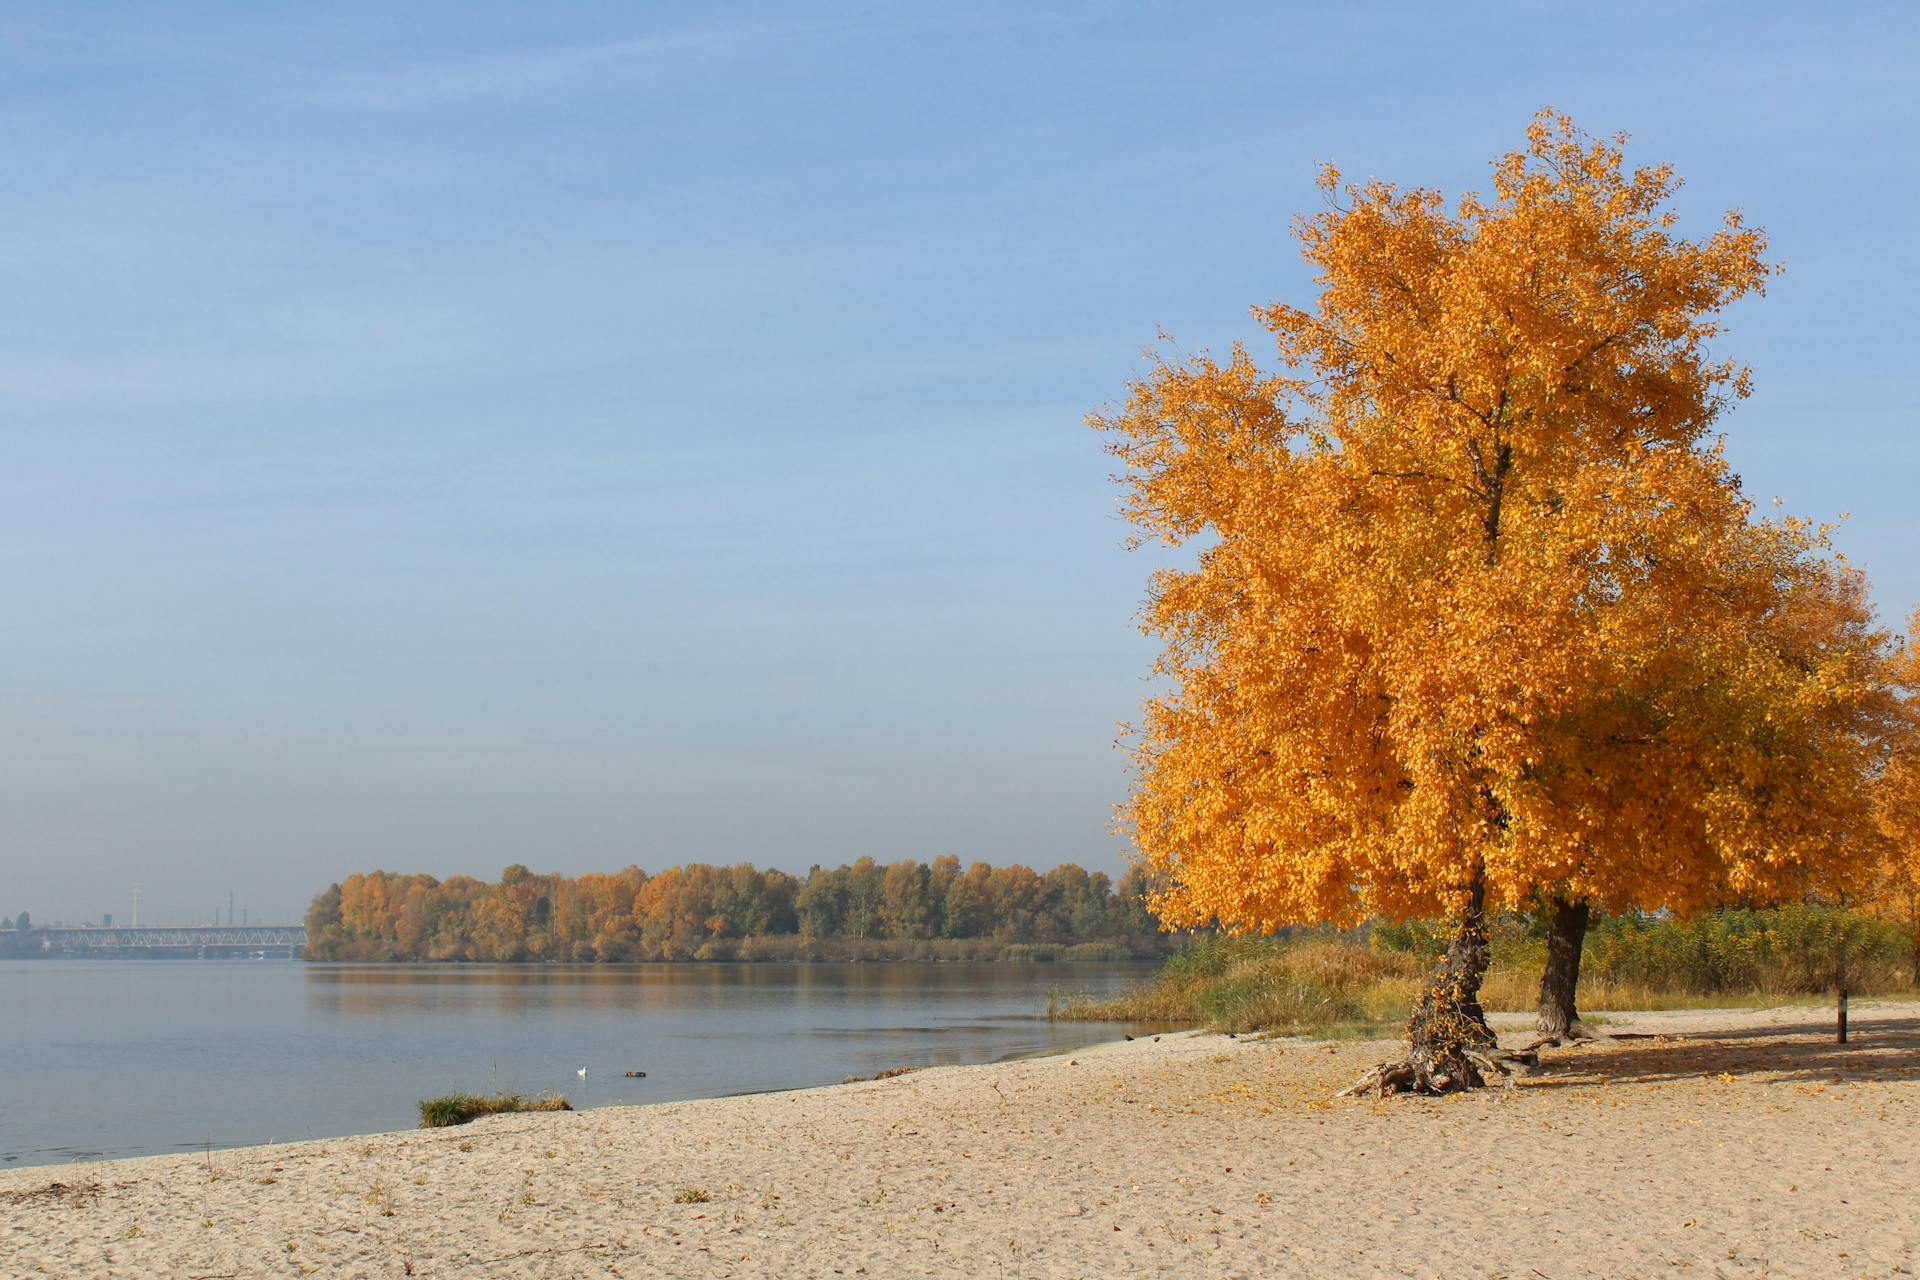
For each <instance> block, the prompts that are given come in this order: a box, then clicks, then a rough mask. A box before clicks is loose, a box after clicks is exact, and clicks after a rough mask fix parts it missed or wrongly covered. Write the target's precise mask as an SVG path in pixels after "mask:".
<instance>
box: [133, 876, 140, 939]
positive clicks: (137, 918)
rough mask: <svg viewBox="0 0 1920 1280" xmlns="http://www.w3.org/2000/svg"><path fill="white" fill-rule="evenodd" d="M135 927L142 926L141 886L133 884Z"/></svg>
mask: <svg viewBox="0 0 1920 1280" xmlns="http://www.w3.org/2000/svg"><path fill="white" fill-rule="evenodd" d="M133 927H134V928H136V929H138V928H139V927H140V886H139V885H135V886H133Z"/></svg>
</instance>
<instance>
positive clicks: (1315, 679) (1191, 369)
mask: <svg viewBox="0 0 1920 1280" xmlns="http://www.w3.org/2000/svg"><path fill="white" fill-rule="evenodd" d="M1624 142H1625V140H1624V138H1615V139H1612V140H1596V139H1594V138H1591V137H1589V136H1587V135H1585V134H1583V133H1581V132H1580V131H1579V130H1577V129H1576V128H1575V127H1574V126H1573V124H1572V123H1571V122H1570V121H1568V120H1567V119H1566V118H1565V117H1561V116H1557V115H1554V114H1552V113H1546V112H1543V113H1542V114H1541V115H1540V116H1538V117H1537V118H1536V119H1535V120H1534V122H1533V123H1532V125H1531V127H1530V128H1529V130H1528V137H1527V143H1526V145H1525V147H1523V148H1522V149H1520V150H1518V151H1515V152H1513V153H1511V154H1508V155H1506V156H1504V157H1502V158H1500V159H1499V160H1497V161H1496V162H1495V163H1494V166H1493V175H1492V192H1491V194H1490V195H1487V196H1481V195H1476V194H1468V195H1465V196H1462V197H1460V198H1459V199H1458V200H1457V201H1453V202H1451V203H1450V202H1448V201H1447V200H1446V199H1445V198H1443V197H1442V196H1441V194H1440V193H1438V192H1436V191H1430V190H1419V189H1415V190H1403V189H1401V188H1398V187H1395V186H1392V185H1390V184H1388V183H1385V182H1381V181H1369V182H1366V183H1361V184H1349V183H1344V182H1343V181H1342V180H1341V178H1340V175H1339V174H1338V173H1337V171H1335V170H1333V169H1332V168H1328V169H1326V170H1325V171H1324V172H1323V175H1322V179H1321V185H1322V188H1323V190H1324V191H1325V192H1326V194H1327V197H1328V202H1329V203H1328V208H1327V209H1326V210H1325V211H1323V212H1321V213H1319V214H1317V215H1314V216H1310V217H1303V218H1301V219H1299V220H1297V221H1296V223H1295V227H1294V230H1295V234H1296V236H1297V237H1298V239H1299V241H1300V243H1301V246H1302V251H1303V254H1304V256H1305V258H1306V260H1307V262H1308V263H1309V264H1311V266H1312V267H1313V268H1314V270H1315V271H1316V273H1317V276H1316V278H1317V282H1318V285H1319V289H1320V292H1319V297H1318V299H1317V302H1316V304H1315V305H1314V306H1313V307H1312V308H1310V309H1306V308H1299V307H1294V306H1289V305H1284V304H1275V305H1272V306H1267V307H1261V308H1258V309H1256V310H1255V312H1254V315H1255V317H1256V319H1257V320H1258V321H1259V322H1260V323H1261V325H1262V326H1264V327H1265V328H1266V329H1267V330H1268V331H1269V332H1270V333H1271V335H1272V336H1273V339H1274V341H1275V343H1276V346H1277V350H1278V365H1277V367H1275V368H1274V369H1272V370H1267V369H1263V368H1261V367H1259V366H1258V365H1257V364H1256V363H1255V361H1254V359H1253V358H1252V356H1251V355H1250V354H1249V353H1248V351H1247V350H1246V349H1245V348H1244V347H1243V346H1239V345H1236V346H1235V347H1234V348H1233V349H1232V351H1231V353H1230V355H1229V356H1228V357H1227V358H1226V359H1225V360H1216V359H1214V358H1213V357H1210V356H1208V355H1206V354H1204V353H1202V354H1199V355H1195V356H1192V357H1189V358H1185V359H1180V360H1173V359H1169V358H1167V357H1164V356H1157V357H1155V358H1154V359H1153V361H1152V364H1151V366H1150V368H1149V369H1148V371H1147V372H1146V374H1145V375H1144V376H1143V377H1141V378H1140V379H1139V380H1137V381H1136V382H1135V383H1134V384H1133V386H1132V388H1131V392H1130V395H1129V397H1128V399H1127V400H1126V402H1125V403H1124V404H1123V405H1120V406H1118V407H1116V408H1114V409H1113V410H1111V411H1109V412H1106V413H1102V414H1096V415H1094V416H1093V418H1092V419H1091V422H1092V425H1094V426H1095V427H1096V428H1098V429H1100V430H1102V431H1104V432H1107V433H1108V434H1109V448H1110V451H1111V452H1112V453H1113V454H1114V455H1115V456H1116V457H1117V458H1118V459H1119V461H1120V463H1121V464H1122V467H1123V474H1122V476H1121V477H1120V478H1121V480H1122V481H1123V483H1124V484H1125V485H1126V496H1125V500H1124V504H1123V505H1124V509H1125V512H1126V514H1127V515H1128V516H1129V517H1130V518H1131V519H1132V520H1133V521H1134V523H1135V524H1136V526H1137V528H1138V529H1139V530H1140V533H1141V536H1142V537H1143V538H1147V537H1151V538H1158V539H1161V540H1163V541H1164V542H1166V543H1169V544H1174V545H1182V544H1186V545H1190V546H1192V547H1194V548H1195V553H1194V555H1193V557H1192V563H1191V567H1187V568H1170V569H1166V570H1163V571H1161V572H1160V573H1158V574H1156V575H1155V577H1154V579H1153V582H1152V586H1151V588H1150V592H1149V596H1148V600H1147V603H1146V606H1145V609H1144V613H1143V625H1144V629H1145V630H1147V631H1148V632H1149V633H1151V634H1153V635H1156V636H1158V637H1159V638H1160V639H1161V640H1162V641H1163V642H1164V649H1163V652H1162V654H1161V656H1160V658H1159V660H1158V664H1157V668H1156V669H1157V673H1158V674H1159V675H1160V676H1161V677H1163V678H1164V679H1165V681H1166V685H1167V691H1166V692H1165V693H1164V694H1163V695H1161V696H1158V697H1155V698H1153V699H1151V700H1150V701H1149V702H1148V703H1147V704H1146V706H1145V708H1144V713H1143V719H1142V722H1141V724H1140V726H1139V727H1138V732H1137V734H1136V735H1135V737H1134V743H1135V766H1136V773H1137V778H1136V785H1135V788H1134V792H1133V795H1132V798H1131V800H1130V801H1129V803H1128V805H1127V806H1126V808H1125V815H1124V816H1125V818H1126V821H1127V825H1128V827H1129V828H1130V830H1131V832H1132V834H1133V836H1134V839H1135V841H1136V842H1137V844H1138V847H1139V849H1140V851H1141V853H1142V854H1143V855H1144V861H1145V863H1146V866H1147V869H1148V871H1149V872H1150V873H1151V874H1152V875H1153V876H1154V877H1155V878H1156V883H1157V884H1158V886H1159V888H1158V891H1157V892H1156V894H1155V897H1154V905H1155V908H1156V910H1157V911H1158V913H1159V915H1160V917H1161V919H1162V921H1163V923H1165V924H1166V925H1167V926H1168V927H1199V926H1205V925H1210V924H1217V925H1220V926H1222V927H1225V928H1227V929H1231V930H1249V929H1251V930H1272V929H1274V928H1277V927H1279V926H1282V925H1285V924H1290V923H1296V922H1308V921H1323V920H1332V921H1336V922H1343V923H1352V922H1355V921H1358V920H1360V919H1362V918H1366V917H1369V916H1386V917H1393V918H1402V917H1407V916H1411V915H1442V916H1444V917H1446V918H1447V919H1449V920H1450V921H1451V922H1452V931H1451V943H1450V945H1449V948H1448V950H1447V954H1446V956H1445V957H1444V958H1443V959H1442V961H1441V962H1440V963H1439V965H1438V966H1437V968H1436V970H1435V972H1434V973H1433V975H1432V976H1431V977H1430V979H1429V980H1428V982H1427V983H1426V984H1425V986H1424V987H1423V989H1422V992H1421V994H1420V997H1419V999H1418V1000H1417V1002H1416V1006H1415V1009H1414V1013H1413V1017H1412V1019H1411V1020H1410V1023H1409V1041H1410V1049H1411V1051H1410V1054H1409V1057H1408V1059H1407V1060H1406V1061H1405V1062H1404V1063H1396V1064H1388V1066H1387V1067H1385V1068H1383V1069H1382V1071H1381V1073H1380V1075H1379V1077H1378V1078H1377V1080H1376V1081H1375V1083H1377V1084H1379V1085H1380V1086H1381V1087H1383V1088H1411V1089H1421V1090H1447V1089H1456V1088H1466V1087H1473V1086H1475V1085H1478V1084H1480V1083H1483V1082H1484V1080H1485V1079H1486V1077H1487V1076H1488V1075H1489V1074H1490V1073H1493V1072H1497V1071H1500V1070H1503V1069H1504V1067H1503V1064H1502V1063H1501V1062H1500V1060H1499V1058H1498V1056H1497V1054H1496V1053H1495V1052H1494V1051H1493V1045H1494V1037H1493V1034H1492V1032H1491V1031H1490V1030H1489V1029H1488V1027H1487V1024H1486V1020H1485V1017H1484V1016H1483V1014H1482V1012H1481V1010H1480V1006H1479V1001H1478V993H1479V987H1480V982H1481V978H1482V976H1483V975H1484V972H1485V969H1486V965H1487V960H1488V954H1487V940H1486V932H1485V917H1486V913H1487V912H1488V911H1489V910H1492V909H1512V908H1519V907H1522V906H1527V905H1533V904H1540V903H1545V904H1548V906H1549V909H1550V910H1552V911H1553V912H1554V914H1555V919H1556V921H1557V922H1558V923H1557V928H1559V929H1560V930H1562V931H1563V932H1562V941H1563V942H1564V941H1566V940H1567V937H1566V935H1568V934H1572V933H1574V930H1575V926H1576V925H1583V924H1584V918H1585V912H1586V910H1587V908H1588V906H1589V905H1590V904H1596V905H1601V906H1604V907H1607V908H1628V907H1642V908H1654V907H1669V908H1672V909H1674V910H1677V911H1683V912H1684V911H1691V910H1696V909H1700V908H1703V907H1706V906H1709V905H1712V904H1714V903H1717V902H1720V901H1724V900H1726V899H1728V898H1730V897H1739V896H1745V897H1749V898H1751V897H1765V896H1769V895H1795V896H1797V895H1799V894H1802V893H1804V892H1807V891H1808V890H1809V889H1810V888H1813V887H1818V886H1823V885H1839V884H1844V883H1848V882H1850V881H1851V880H1852V879H1854V878H1855V877H1856V875H1857V873H1858V870H1859V862H1860V859H1859V856H1858V851H1857V849H1855V848H1853V847H1852V846H1851V845H1850V842H1849V838H1850V837H1851V836H1853V835H1856V834H1858V833H1859V832H1861V831H1862V830H1863V829H1864V828H1865V826H1866V821H1867V816H1868V808H1867V797H1866V781H1867V778H1868V777H1869V775H1870V774H1871V773H1872V772H1873V769H1874V768H1875V762H1876V760H1877V758H1878V753H1879V752H1880V751H1881V750H1882V749H1883V739H1884V728H1885V724H1886V715H1887V710H1888V708H1887V701H1886V693H1885V687H1884V682H1883V680H1882V678H1881V671H1880V667H1881V664H1882V663H1883V662H1884V660H1885V637H1884V636H1883V635H1882V634H1881V633H1880V632H1878V631H1876V630H1874V628H1873V626H1872V623H1871V618H1870V611H1869V610H1868V607H1867V605H1866V602H1865V592H1864V586H1863V584H1862V582H1861V580H1860V578H1859V575H1858V574H1857V573H1854V572H1853V571H1851V570H1849V569H1848V568H1847V567H1846V566H1845V565H1844V564H1843V563H1841V562H1839V561H1838V560H1837V559H1836V558H1835V557H1834V556H1833V555H1832V554H1831V552H1830V549H1829V548H1828V546H1827V545H1826V533H1825V530H1823V529H1821V528H1818V527H1815V526H1811V525H1808V524H1806V523H1805V522H1802V521H1797V520H1793V519H1780V520H1767V521H1762V520H1757V519H1756V518H1755V514H1754V512H1753V510H1752V508H1751V505H1750V504H1749V503H1748V501H1747V500H1746V498H1745V497H1744V496H1743V495H1742V493H1741V491H1740V485H1739V481H1738V478H1737V477H1736V476H1735V475H1734V474H1733V473H1732V472H1731V471H1730V470H1729V468H1728V466H1727V464H1726V462H1725V459H1724V458H1723V456H1722V453H1721V449H1720V442H1719V440H1718V439H1717V438H1716V437H1714V436H1712V435H1711V434H1709V433H1710V430H1711V428H1712V427H1713V425H1714V423H1715V421H1716V420H1717V419H1718V418H1719V417H1720V415H1721V414H1722V412H1723V411H1724V410H1725V408H1726V407H1727V405H1728V404H1729V403H1730V402H1731V401H1733V400H1736V399H1738V398H1740V397H1743V396H1745V395H1746V394H1747V391H1748V377H1747V373H1746V371H1745V370H1744V369H1743V368H1741V367H1739V366H1738V365H1736V364H1733V363H1731V362H1729V361H1725V360H1722V359H1716V358H1715V357H1714V356H1713V355H1712V354H1711V353H1710V352H1709V350H1708V344H1709V341H1710V339H1712V338H1714V337H1715V335H1716V334H1717V333H1718V331H1719V329H1718V321H1717V319H1716V317H1717V315H1718V313H1719V312H1721V311H1722V309H1724V308H1725V307H1726V306H1727V305H1728V304H1730V303H1732V302H1734V301H1735V300H1737V299H1739V298H1741V297H1743V296H1746V295H1748V294H1752V293H1755V292H1758V291H1759V290H1760V289H1761V288H1762V285H1763V284H1764V282H1765V280H1766V278H1767V276H1768V274H1769V272H1770V267H1769V265H1768V263H1767V262H1766V260H1765V257H1764V252H1765V238H1764V236H1763V235H1762V233H1761V232H1760V231H1758V230H1757V229H1754V228H1751V227H1748V226H1746V225H1745V224H1744V223H1743V221H1742V219H1741V218H1740V216H1739V214H1737V213H1730V214H1728V215H1726V217H1725V220H1724V221H1723V223H1722V224H1721V225H1720V226H1719V227H1718V228H1717V229H1715V230H1714V231H1713V232H1712V233H1711V234H1709V235H1707V236H1705V237H1704V238H1701V239H1691V240H1690V239H1684V238H1681V237H1679V236H1678V235H1676V234H1675V232H1674V226H1675V222H1676V218H1675V215H1674V213H1673V212H1672V210H1671V208H1670V201H1671V197H1672V195H1673V193H1674V191H1675V189H1676V188H1677V186H1678V184H1679V180H1678V178H1677V177H1676V176H1675V174H1674V172H1673V170H1672V169H1671V168H1670V167H1669V166H1666V165H1657V166H1652V167H1646V168H1637V169H1631V170H1629V169H1628V168H1627V167H1626V165H1625V157H1624ZM1563 911H1564V918H1563V914H1562V913H1563ZM1562 950H1564V948H1562ZM1572 957H1573V960H1574V964H1573V966H1572V967H1571V973H1570V974H1569V973H1568V972H1567V969H1568V966H1567V965H1565V964H1564V963H1563V964H1562V966H1561V972H1560V973H1559V975H1558V976H1559V978H1560V979H1561V980H1562V981H1566V982H1571V981H1577V957H1578V941H1577V938H1575V939H1573V951H1572ZM1565 958H1566V957H1565V956H1562V959H1563V961H1564V960H1565ZM1546 994H1547V995H1548V996H1552V997H1555V998H1556V999H1557V998H1558V996H1559V995H1561V994H1563V995H1564V1008H1565V1013H1566V1015H1567V1018H1568V1020H1569V1021H1571V1020H1572V1019H1573V1018H1574V1016H1575V1015H1574V1013H1573V1007H1572V987H1571V985H1568V986H1567V987H1566V990H1565V991H1564V993H1557V992H1552V991H1549V992H1547V993H1546ZM1548 1002H1550V1001H1543V1003H1548Z"/></svg>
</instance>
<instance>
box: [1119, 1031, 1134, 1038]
mask: <svg viewBox="0 0 1920 1280" xmlns="http://www.w3.org/2000/svg"><path fill="white" fill-rule="evenodd" d="M1120 1034H1121V1035H1123V1036H1126V1035H1127V1033H1126V1032H1124V1031H1122V1032H1121V1033H1120ZM1127 1039H1129V1040H1131V1039H1133V1037H1132V1036H1127Z"/></svg>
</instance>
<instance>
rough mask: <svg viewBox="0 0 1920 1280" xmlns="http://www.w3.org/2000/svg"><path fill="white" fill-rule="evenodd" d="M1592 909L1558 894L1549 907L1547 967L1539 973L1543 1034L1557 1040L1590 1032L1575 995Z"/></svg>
mask: <svg viewBox="0 0 1920 1280" xmlns="http://www.w3.org/2000/svg"><path fill="white" fill-rule="evenodd" d="M1592 910H1593V908H1592V907H1591V905H1590V904H1588V903H1585V902H1569V901H1567V900H1566V899H1565V898H1561V897H1555V898H1554V899H1553V900H1552V903H1551V904H1550V905H1549V907H1548V912H1549V918H1548V928H1547V968H1546V972H1545V973H1543V974H1541V976H1540V1023H1539V1026H1540V1034H1541V1035H1543V1036H1551V1037H1553V1038H1554V1039H1555V1040H1577V1039H1580V1038H1582V1037H1584V1036H1585V1035H1586V1034H1587V1030H1586V1028H1585V1027H1583V1026H1581V1025H1580V1010H1579V1009H1578V1008H1577V1007H1575V1004H1574V997H1575V994H1576V993H1577V992H1578V991H1579V988H1580V951H1581V948H1582V947H1583V946H1584V945H1585V943H1586V938H1587V921H1588V919H1589V917H1590V916H1591V915H1592Z"/></svg>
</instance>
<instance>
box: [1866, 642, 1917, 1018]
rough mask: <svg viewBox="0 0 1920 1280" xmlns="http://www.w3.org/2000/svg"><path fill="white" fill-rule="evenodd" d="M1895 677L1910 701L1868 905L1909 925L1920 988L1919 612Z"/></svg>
mask: <svg viewBox="0 0 1920 1280" xmlns="http://www.w3.org/2000/svg"><path fill="white" fill-rule="evenodd" d="M1896 678H1897V679H1898V681H1899V683H1900V685H1901V687H1902V689H1903V691H1904V692H1905V693H1906V695H1907V697H1908V701H1907V702H1905V703H1904V704H1903V708H1902V709H1903V711H1904V712H1905V716H1904V718H1903V721H1902V724H1901V733H1900V736H1899V738H1898V740H1897V743H1896V747H1895V750H1894V752H1893V756H1892V759H1891V760H1890V761H1889V762H1888V764H1887V768H1886V772H1885V774H1884V775H1883V776H1882V778H1881V780H1880V786H1879V789H1878V794H1877V795H1876V797H1875V798H1876V801H1877V813H1878V818H1879V822H1880V831H1881V834H1882V835H1883V836H1885V837H1886V844H1885V846H1884V859H1885V860H1884V862H1883V864H1882V871H1881V877H1880V882H1879V884H1878V885H1876V886H1875V889H1874V892H1873V893H1872V894H1871V895H1870V897H1869V898H1868V903H1869V905H1871V906H1872V907H1873V908H1874V909H1875V910H1877V911H1878V912H1879V913H1880V914H1882V915H1885V916H1888V917H1890V918H1892V919H1895V920H1898V921H1899V922H1900V923H1901V924H1903V925H1905V926H1906V929H1907V937H1908V941H1909V947H1910V950H1909V957H1910V961H1911V964H1912V972H1913V982H1914V985H1915V986H1920V705H1916V703H1915V702H1914V701H1913V699H1914V698H1915V697H1916V696H1920V611H1916V612H1915V613H1914V614H1913V616H1912V617H1911V618H1909V619H1908V620H1907V643H1906V646H1905V647H1904V648H1903V649H1902V651H1901V653H1900V656H1899V659H1898V660H1897V664H1896Z"/></svg>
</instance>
